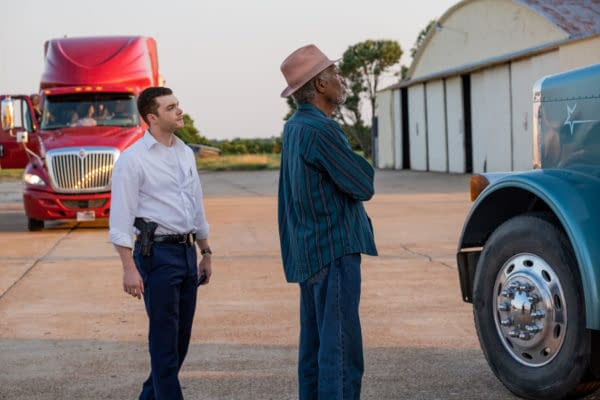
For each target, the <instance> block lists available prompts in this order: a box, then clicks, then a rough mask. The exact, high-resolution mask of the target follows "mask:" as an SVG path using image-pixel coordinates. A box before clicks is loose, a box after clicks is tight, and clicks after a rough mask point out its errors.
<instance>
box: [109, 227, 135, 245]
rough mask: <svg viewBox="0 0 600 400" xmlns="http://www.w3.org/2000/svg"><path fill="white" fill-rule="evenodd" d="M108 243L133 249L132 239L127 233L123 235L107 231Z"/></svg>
mask: <svg viewBox="0 0 600 400" xmlns="http://www.w3.org/2000/svg"><path fill="white" fill-rule="evenodd" d="M108 234H109V236H110V241H111V242H113V244H115V245H117V246H122V247H128V248H130V249H133V238H132V237H131V235H130V234H128V233H123V232H120V231H117V230H114V229H111V230H110V231H109V233H108Z"/></svg>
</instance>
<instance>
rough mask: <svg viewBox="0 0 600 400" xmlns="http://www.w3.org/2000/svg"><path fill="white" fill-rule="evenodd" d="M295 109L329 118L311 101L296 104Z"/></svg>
mask: <svg viewBox="0 0 600 400" xmlns="http://www.w3.org/2000/svg"><path fill="white" fill-rule="evenodd" d="M297 110H298V111H302V112H305V113H308V114H312V115H315V116H318V117H325V118H329V117H328V116H327V114H325V113H324V112H323V111H321V110H320V109H319V108H318V107H317V106H315V105H314V104H312V103H301V104H298V106H297Z"/></svg>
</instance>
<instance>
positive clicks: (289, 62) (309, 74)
mask: <svg viewBox="0 0 600 400" xmlns="http://www.w3.org/2000/svg"><path fill="white" fill-rule="evenodd" d="M337 61H338V60H330V59H329V58H327V56H326V55H325V54H323V52H322V51H321V50H319V48H318V47H317V46H315V45H314V44H309V45H306V46H304V47H300V48H299V49H298V50H296V51H294V52H293V53H292V54H290V55H289V56H287V58H286V59H285V60H283V63H281V72H282V73H283V76H284V77H285V80H286V82H287V84H288V86H287V87H286V88H285V89H284V90H283V92H281V97H288V96H289V95H291V94H292V93H294V92H295V91H296V90H298V89H300V88H301V87H302V86H304V84H305V83H306V82H308V81H310V80H311V79H312V78H314V77H315V76H317V75H318V74H319V73H320V72H322V71H324V70H325V69H326V68H328V67H329V66H330V65H333V64H335V63H336V62H337Z"/></svg>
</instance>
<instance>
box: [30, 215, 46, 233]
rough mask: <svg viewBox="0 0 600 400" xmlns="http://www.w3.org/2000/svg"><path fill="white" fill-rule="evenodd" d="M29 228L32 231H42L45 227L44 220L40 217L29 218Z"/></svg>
mask: <svg viewBox="0 0 600 400" xmlns="http://www.w3.org/2000/svg"><path fill="white" fill-rule="evenodd" d="M27 229H28V230H29V231H30V232H36V231H41V230H42V229H44V221H40V220H39V219H33V218H27Z"/></svg>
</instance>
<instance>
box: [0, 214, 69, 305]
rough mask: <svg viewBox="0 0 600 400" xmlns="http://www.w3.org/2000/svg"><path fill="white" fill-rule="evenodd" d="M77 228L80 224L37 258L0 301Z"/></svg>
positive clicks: (0, 294) (7, 289) (1, 294)
mask: <svg viewBox="0 0 600 400" xmlns="http://www.w3.org/2000/svg"><path fill="white" fill-rule="evenodd" d="M77 226H79V224H75V225H74V226H72V227H71V228H70V229H69V230H68V231H67V232H65V234H64V235H62V236H61V237H60V238H59V239H58V240H57V241H56V243H54V246H52V247H51V248H50V249H49V250H48V251H47V252H46V253H45V254H44V255H43V256H41V257H39V258H37V259H36V260H35V261H34V262H33V264H31V266H30V267H29V268H27V270H25V272H23V275H21V276H20V277H18V278H17V279H16V280H15V281H14V282H13V283H12V285H10V286H9V287H8V288H6V290H5V291H4V292H3V293H0V301H2V299H3V298H4V296H6V294H7V293H8V292H10V291H11V290H12V288H14V287H15V286H16V285H17V283H19V282H21V280H22V279H23V278H25V276H27V275H28V274H29V272H30V271H31V270H32V269H33V268H34V267H35V266H36V265H38V263H39V262H40V261H43V260H45V259H46V257H47V256H48V255H49V254H50V253H52V252H53V251H54V250H55V249H56V247H58V245H59V244H60V243H61V242H62V241H63V240H64V239H65V238H66V237H67V236H69V235H70V234H71V232H73V230H75V228H77Z"/></svg>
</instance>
